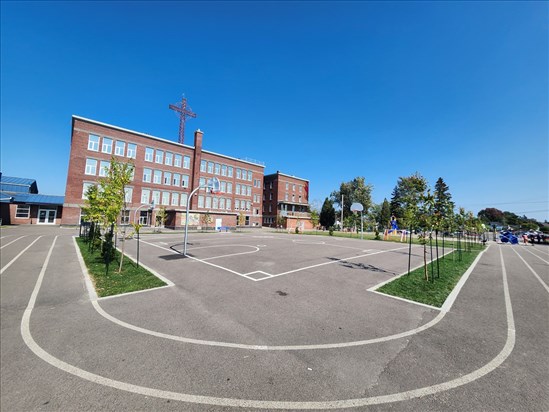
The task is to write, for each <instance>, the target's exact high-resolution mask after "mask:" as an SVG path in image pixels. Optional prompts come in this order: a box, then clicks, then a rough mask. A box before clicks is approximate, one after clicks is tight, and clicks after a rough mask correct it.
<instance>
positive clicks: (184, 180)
mask: <svg viewBox="0 0 549 412" xmlns="http://www.w3.org/2000/svg"><path fill="white" fill-rule="evenodd" d="M181 187H189V176H188V175H181Z"/></svg>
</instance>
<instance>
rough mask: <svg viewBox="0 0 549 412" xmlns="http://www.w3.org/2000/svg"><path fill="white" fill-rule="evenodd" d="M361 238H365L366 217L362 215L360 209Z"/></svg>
mask: <svg viewBox="0 0 549 412" xmlns="http://www.w3.org/2000/svg"><path fill="white" fill-rule="evenodd" d="M360 240H364V218H363V217H362V210H361V211H360Z"/></svg>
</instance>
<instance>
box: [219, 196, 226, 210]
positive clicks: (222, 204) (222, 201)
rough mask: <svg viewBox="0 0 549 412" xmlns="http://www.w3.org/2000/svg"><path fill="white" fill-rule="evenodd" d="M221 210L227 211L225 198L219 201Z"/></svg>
mask: <svg viewBox="0 0 549 412" xmlns="http://www.w3.org/2000/svg"><path fill="white" fill-rule="evenodd" d="M219 208H220V209H221V210H224V209H225V199H224V198H223V197H222V198H221V199H219Z"/></svg>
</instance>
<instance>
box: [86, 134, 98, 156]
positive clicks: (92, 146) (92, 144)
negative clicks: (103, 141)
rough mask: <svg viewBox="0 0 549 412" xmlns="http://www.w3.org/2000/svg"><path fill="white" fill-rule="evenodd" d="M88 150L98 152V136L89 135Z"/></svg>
mask: <svg viewBox="0 0 549 412" xmlns="http://www.w3.org/2000/svg"><path fill="white" fill-rule="evenodd" d="M88 150H93V151H94V152H98V151H99V136H97V135H94V134H90V136H89V137H88Z"/></svg>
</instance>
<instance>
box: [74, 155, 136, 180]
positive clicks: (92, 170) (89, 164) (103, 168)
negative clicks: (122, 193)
mask: <svg viewBox="0 0 549 412" xmlns="http://www.w3.org/2000/svg"><path fill="white" fill-rule="evenodd" d="M98 163H99V176H101V177H104V176H107V174H108V173H109V168H110V166H111V162H110V161H108V160H96V159H90V158H87V159H86V168H85V170H84V174H87V175H90V176H97V175H98V173H97V172H98V169H97V164H98ZM134 172H135V169H134V170H133V171H132V176H131V180H133V177H134Z"/></svg>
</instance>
